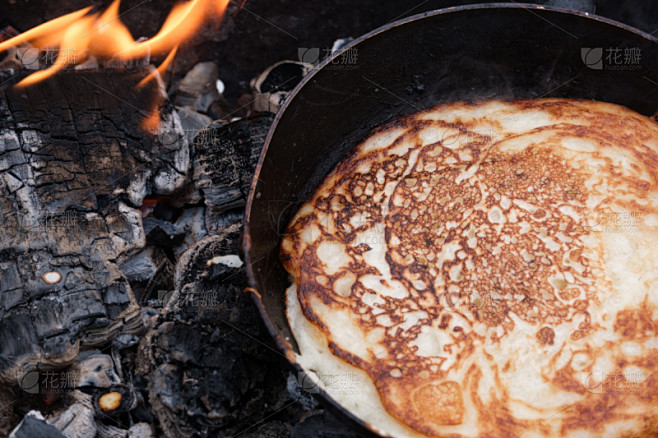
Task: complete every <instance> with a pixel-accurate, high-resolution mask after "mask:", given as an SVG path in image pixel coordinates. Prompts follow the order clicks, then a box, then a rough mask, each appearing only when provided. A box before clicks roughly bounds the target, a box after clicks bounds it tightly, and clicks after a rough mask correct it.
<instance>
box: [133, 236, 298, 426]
mask: <svg viewBox="0 0 658 438" xmlns="http://www.w3.org/2000/svg"><path fill="white" fill-rule="evenodd" d="M240 232H241V226H240V224H235V225H232V226H229V227H226V228H225V229H224V230H222V232H221V233H220V234H219V235H214V236H207V237H205V238H203V239H202V240H201V241H199V242H197V243H196V244H195V245H194V246H192V247H191V248H190V249H189V250H187V251H186V252H185V253H184V254H183V255H182V256H181V258H180V259H179V261H178V264H177V266H176V275H175V292H174V293H173V296H172V297H171V299H170V301H169V303H168V304H167V307H166V309H165V313H164V316H163V318H161V320H159V321H158V323H157V325H156V326H155V327H154V328H153V329H151V330H149V331H148V332H147V334H146V336H145V337H144V339H143V341H142V342H141V344H140V347H139V354H138V359H137V360H138V364H139V368H138V370H139V373H140V374H141V375H143V376H144V378H145V379H146V380H147V381H148V382H149V383H148V392H149V401H150V404H151V406H152V407H153V413H154V414H155V415H156V417H157V419H158V422H159V425H160V427H161V429H162V431H163V433H164V434H165V436H167V437H174V436H176V437H189V436H197V435H202V436H231V435H233V434H235V433H238V432H240V431H241V430H243V429H244V428H246V427H248V426H249V425H251V424H253V423H254V422H256V421H259V420H261V419H262V418H265V417H266V416H267V413H268V411H269V410H271V409H276V408H277V406H278V405H277V403H276V402H275V403H272V400H274V401H276V400H278V399H279V398H280V394H281V393H285V386H284V382H285V371H284V370H285V368H286V366H285V362H284V358H283V357H282V356H280V355H279V354H278V352H276V350H275V349H274V348H273V347H271V346H269V345H268V344H267V343H268V342H269V341H268V337H267V334H266V333H265V331H264V328H263V325H262V323H261V321H260V318H259V316H258V313H257V311H256V310H255V308H254V307H253V303H252V302H251V300H250V297H249V296H248V295H246V294H244V293H243V292H242V289H243V288H244V286H245V281H244V278H243V275H242V269H243V266H242V262H241V260H240V259H239V258H238V255H237V254H238V238H239V234H240ZM264 346H265V347H264Z"/></svg>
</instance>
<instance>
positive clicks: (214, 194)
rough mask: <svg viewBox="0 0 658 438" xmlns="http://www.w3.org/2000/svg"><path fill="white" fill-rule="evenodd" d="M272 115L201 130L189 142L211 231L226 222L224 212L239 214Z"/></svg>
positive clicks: (196, 184) (214, 230) (264, 114)
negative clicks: (191, 142) (190, 142)
mask: <svg viewBox="0 0 658 438" xmlns="http://www.w3.org/2000/svg"><path fill="white" fill-rule="evenodd" d="M273 119H274V116H273V115H272V114H269V113H261V114H258V115H256V116H254V117H252V118H250V119H244V120H238V121H236V122H233V123H229V124H226V125H222V124H220V123H213V124H211V125H210V126H208V127H207V128H206V129H203V130H202V131H200V132H199V133H198V134H197V136H196V137H195V138H194V141H193V144H192V147H191V149H192V156H193V159H192V161H193V169H194V170H193V172H194V173H193V175H192V180H193V181H194V188H195V189H196V190H198V191H199V192H200V194H201V197H202V198H203V199H204V204H205V206H206V214H205V223H206V229H207V230H208V232H209V233H210V234H213V233H217V232H219V231H220V230H221V227H222V226H223V225H224V224H225V219H226V214H227V213H229V212H231V211H234V212H238V213H239V214H242V211H243V210H244V206H245V205H246V203H247V196H248V195H249V187H250V185H251V180H252V179H253V175H254V172H255V170H256V164H257V163H258V157H259V156H260V151H261V149H262V147H263V143H264V142H265V137H266V136H267V131H268V129H269V127H270V125H271V124H272V120H273Z"/></svg>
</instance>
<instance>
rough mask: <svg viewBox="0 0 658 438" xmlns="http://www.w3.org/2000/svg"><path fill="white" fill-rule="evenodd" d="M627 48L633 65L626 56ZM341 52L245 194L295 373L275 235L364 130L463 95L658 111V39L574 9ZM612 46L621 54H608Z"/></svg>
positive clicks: (266, 292) (286, 117)
mask: <svg viewBox="0 0 658 438" xmlns="http://www.w3.org/2000/svg"><path fill="white" fill-rule="evenodd" d="M633 48H637V49H639V53H640V59H639V64H633V61H637V59H636V60H631V59H626V57H625V55H624V53H625V51H626V49H633ZM589 49H594V51H592V52H590V51H589ZM609 49H612V51H610V50H609ZM616 49H619V51H618V52H617V50H616ZM345 50H351V51H352V52H351V55H352V56H351V59H349V57H348V59H346V60H345V61H347V62H352V63H348V64H344V63H341V62H342V61H341V60H342V59H343V58H341V55H340V54H337V55H336V56H335V57H334V59H333V60H332V59H329V60H326V61H325V62H323V63H322V64H320V65H319V66H318V68H317V69H316V70H314V71H313V72H312V73H311V74H309V75H308V76H306V77H305V78H304V80H303V81H302V82H301V83H300V84H299V85H298V86H297V87H296V88H295V90H293V92H292V93H291V95H290V97H289V98H288V100H287V101H286V103H285V104H284V105H283V107H282V108H281V111H279V113H278V115H277V116H276V118H275V120H274V123H273V125H272V127H271V129H270V131H269V134H268V136H267V139H266V142H265V146H264V148H263V151H262V154H261V157H260V162H259V164H258V168H257V170H256V176H255V178H254V181H253V184H252V187H251V192H250V195H249V200H248V202H247V210H246V216H245V227H244V239H243V247H242V250H243V252H244V257H245V261H246V265H247V276H248V280H249V285H250V287H251V289H250V291H251V292H253V295H254V297H255V301H256V305H257V306H258V309H259V311H260V313H261V315H262V317H263V319H264V321H265V324H266V326H267V328H268V330H269V331H270V333H271V334H272V336H273V337H274V339H275V342H276V344H277V346H278V348H279V349H281V351H282V352H283V354H285V355H286V357H287V358H288V360H289V361H290V363H291V364H292V365H293V367H294V368H295V370H296V371H297V372H301V371H302V369H301V367H300V366H299V364H297V363H296V362H295V358H294V355H293V354H292V352H293V351H298V350H297V345H296V343H295V342H294V338H293V337H292V334H291V332H290V328H289V326H288V323H287V320H286V315H285V289H286V287H288V286H289V280H288V278H287V273H286V272H285V271H284V269H283V268H282V266H281V264H280V263H279V260H278V251H279V244H280V241H281V237H282V235H283V233H284V232H285V229H286V226H287V225H288V222H289V221H290V219H291V218H292V216H293V215H294V214H295V212H296V210H297V209H298V207H299V206H300V205H301V203H302V202H303V201H305V200H306V199H307V198H309V196H310V195H311V193H312V192H313V191H314V189H315V188H316V187H317V186H318V185H319V184H320V183H321V182H322V180H323V178H324V177H325V176H326V174H327V173H328V172H329V171H330V170H331V169H332V168H333V167H334V166H335V165H336V164H337V162H338V161H339V160H340V159H341V158H342V157H343V156H345V154H346V153H347V152H348V151H349V150H350V149H351V148H353V147H354V146H355V145H357V144H358V143H359V142H360V141H361V140H362V139H363V138H365V137H366V135H367V134H368V132H369V131H370V130H372V129H373V128H375V127H377V126H379V125H381V124H383V123H386V122H390V121H392V120H394V119H396V118H398V117H400V116H401V115H404V114H408V113H411V112H415V111H419V110H422V109H425V108H429V107H431V106H433V105H436V104H440V103H444V102H450V101H455V100H465V99H482V98H531V99H534V98H540V97H568V98H582V99H594V100H600V101H604V102H612V103H617V104H621V105H625V106H627V107H628V108H631V109H633V110H635V111H638V112H640V113H642V114H645V115H649V116H650V115H654V114H656V111H657V109H658V39H656V38H654V37H652V36H651V35H648V34H646V33H643V32H641V31H639V30H637V29H634V28H631V27H629V26H626V25H623V24H621V23H617V22H614V21H611V20H608V19H605V18H602V17H597V16H592V15H587V14H584V13H579V12H575V11H567V10H561V9H554V8H546V7H543V6H537V5H529V4H518V3H513V4H512V3H498V4H486V5H471V6H464V7H455V8H447V9H441V10H438V11H433V12H427V13H423V14H419V15H415V16H412V17H409V18H405V19H403V20H400V21H396V22H393V23H390V24H387V25H386V26H383V27H381V28H379V29H377V30H374V31H372V32H370V33H369V34H367V35H364V36H362V37H361V38H358V39H357V40H355V41H354V42H353V43H352V44H351V45H350V46H349V47H348V48H346V49H345ZM597 51H600V52H601V54H602V59H601V62H598V61H599V59H598V58H599V57H598V52H597ZM615 52H617V53H619V54H620V57H618V58H616V59H615V57H614V56H611V57H610V58H609V59H606V58H607V55H608V54H612V55H614V53H615ZM587 53H589V55H588V56H587V57H586V58H585V60H586V61H587V62H588V64H590V65H589V66H588V65H586V64H585V62H584V61H583V54H587ZM354 55H356V56H354ZM355 57H356V59H354V58H355ZM332 61H333V62H332ZM618 62H619V64H618ZM321 395H322V396H323V398H324V399H325V401H327V402H328V404H329V407H333V408H335V410H338V411H340V412H341V413H342V414H344V415H345V416H346V417H348V418H349V419H351V420H352V421H353V422H354V423H356V424H357V425H358V426H360V427H361V428H363V429H364V430H365V431H368V430H371V429H370V428H369V427H368V425H367V424H364V423H363V422H361V421H359V420H358V419H356V418H355V417H354V416H353V415H351V414H350V413H349V412H347V411H346V410H345V409H343V408H341V407H340V406H338V405H337V404H336V403H335V402H334V401H333V400H332V399H330V398H329V397H328V396H327V395H326V394H325V393H323V392H321ZM335 410H334V411H335Z"/></svg>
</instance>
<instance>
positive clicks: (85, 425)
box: [49, 402, 97, 438]
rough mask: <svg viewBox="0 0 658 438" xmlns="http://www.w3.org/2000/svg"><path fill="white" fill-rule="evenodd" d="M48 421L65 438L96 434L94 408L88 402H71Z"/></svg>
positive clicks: (78, 437)
mask: <svg viewBox="0 0 658 438" xmlns="http://www.w3.org/2000/svg"><path fill="white" fill-rule="evenodd" d="M49 421H50V422H51V423H52V424H53V426H55V427H56V428H57V429H58V430H59V431H60V432H62V434H64V435H65V436H66V438H94V437H95V436H96V432H97V427H96V422H95V421H94V410H93V409H92V408H91V407H90V406H89V405H88V403H81V402H77V403H73V404H72V405H71V406H69V407H68V409H66V410H65V411H64V412H62V413H60V414H59V415H56V416H54V417H51V418H50V419H49Z"/></svg>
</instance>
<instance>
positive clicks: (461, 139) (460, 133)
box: [281, 98, 658, 437]
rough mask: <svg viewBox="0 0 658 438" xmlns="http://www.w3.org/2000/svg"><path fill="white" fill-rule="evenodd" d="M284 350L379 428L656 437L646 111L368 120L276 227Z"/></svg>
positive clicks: (508, 104)
mask: <svg viewBox="0 0 658 438" xmlns="http://www.w3.org/2000/svg"><path fill="white" fill-rule="evenodd" d="M281 261H282V263H283V265H284V267H285V269H286V270H287V271H288V272H289V273H290V277H291V280H292V285H291V286H290V288H289V289H288V291H287V304H288V306H287V315H288V320H289V322H290V326H291V329H292V331H293V334H294V336H295V339H296V341H297V343H298V345H299V349H300V354H299V355H297V357H296V360H297V361H298V362H299V363H300V364H301V365H302V367H303V368H304V369H305V370H307V371H308V372H309V373H310V375H311V376H315V379H316V380H317V381H318V385H319V386H321V387H323V388H324V389H325V390H327V391H328V393H329V395H330V396H331V397H333V398H334V399H335V400H336V401H337V402H338V403H340V404H341V405H343V406H344V407H346V408H347V409H348V410H349V411H351V412H352V413H354V414H355V415H356V416H358V417H359V418H361V419H362V420H363V421H364V422H366V423H367V424H369V425H370V426H371V427H372V428H373V430H375V431H377V432H378V433H380V434H382V435H387V434H390V435H393V436H450V437H494V436H496V437H497V436H500V437H507V436H523V437H549V436H550V437H556V436H557V437H563V436H564V437H567V436H573V437H576V436H577V437H601V436H604V437H631V436H658V371H657V370H658V322H655V321H658V269H656V267H658V123H656V122H655V121H654V120H652V119H649V118H647V117H645V116H642V115H640V114H637V113H635V112H633V111H631V110H629V109H627V108H624V107H621V106H617V105H613V104H608V103H602V102H593V101H584V100H571V99H552V98H551V99H538V100H532V101H531V100H515V101H499V100H489V101H478V102H456V103H451V104H445V105H441V106H438V107H435V108H433V109H430V110H427V111H424V112H420V113H416V114H412V115H410V116H406V117H404V118H401V119H399V120H397V121H395V122H394V123H391V124H389V125H386V126H383V127H380V128H379V129H377V130H375V131H374V132H373V133H372V134H371V135H370V136H369V137H368V138H367V139H366V140H364V141H363V142H362V143H361V144H359V145H358V146H357V147H356V148H355V149H354V151H353V152H352V153H351V154H350V155H349V156H348V157H347V158H346V159H345V160H343V161H342V162H341V163H339V165H338V166H337V167H336V168H335V169H334V170H333V171H332V172H331V173H330V174H329V175H328V176H327V177H326V179H325V180H324V182H323V183H322V184H321V186H320V187H319V188H318V189H317V191H316V192H315V194H314V195H313V196H312V198H311V199H309V200H308V201H307V202H306V203H305V204H304V205H303V206H302V207H301V208H300V210H299V211H298V213H297V214H296V216H295V217H294V218H293V220H292V221H291V223H290V224H289V227H288V230H287V232H286V234H285V236H284V238H283V240H282V243H281Z"/></svg>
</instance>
